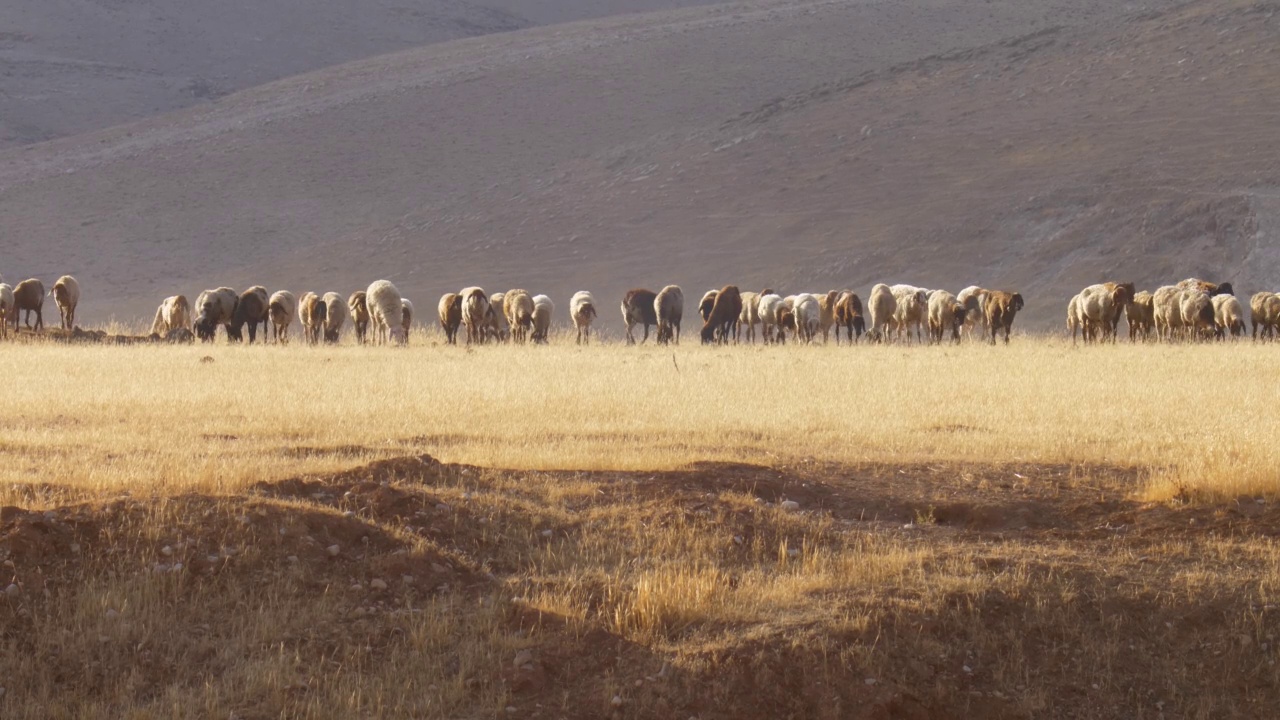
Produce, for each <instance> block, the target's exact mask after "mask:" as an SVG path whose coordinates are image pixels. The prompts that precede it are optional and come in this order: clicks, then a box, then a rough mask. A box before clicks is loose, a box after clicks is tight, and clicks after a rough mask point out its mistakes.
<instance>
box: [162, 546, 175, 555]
mask: <svg viewBox="0 0 1280 720" xmlns="http://www.w3.org/2000/svg"><path fill="white" fill-rule="evenodd" d="M160 554H161V555H165V556H169V555H172V554H173V548H171V547H169V546H168V545H165V546H164V547H162V548H160Z"/></svg>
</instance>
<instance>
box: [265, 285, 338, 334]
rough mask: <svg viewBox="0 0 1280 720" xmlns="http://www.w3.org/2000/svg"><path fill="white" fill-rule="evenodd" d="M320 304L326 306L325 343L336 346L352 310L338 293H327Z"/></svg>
mask: <svg viewBox="0 0 1280 720" xmlns="http://www.w3.org/2000/svg"><path fill="white" fill-rule="evenodd" d="M320 302H321V303H323V304H324V341H325V342H326V343H329V344H331V345H332V344H336V343H337V342H338V340H339V339H340V336H341V334H342V326H343V325H346V324H347V320H348V319H350V317H351V308H349V307H347V304H346V303H345V302H343V301H342V296H341V295H339V294H338V293H336V292H327V293H325V294H324V296H323V297H321V298H320ZM264 335H265V333H264Z"/></svg>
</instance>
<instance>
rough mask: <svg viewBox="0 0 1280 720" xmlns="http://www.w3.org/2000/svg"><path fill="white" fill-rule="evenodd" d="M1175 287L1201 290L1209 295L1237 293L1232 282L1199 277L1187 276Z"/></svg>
mask: <svg viewBox="0 0 1280 720" xmlns="http://www.w3.org/2000/svg"><path fill="white" fill-rule="evenodd" d="M1174 287H1176V288H1178V289H1179V290H1200V291H1202V292H1204V293H1205V294H1206V295H1208V296H1209V297H1214V296H1217V295H1235V293H1236V291H1235V288H1233V287H1231V283H1229V282H1224V283H1211V282H1206V281H1204V280H1201V279H1199V278H1187V279H1186V280H1183V281H1181V282H1179V283H1178V284H1177V285H1175V286H1174Z"/></svg>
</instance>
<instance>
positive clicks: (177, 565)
mask: <svg viewBox="0 0 1280 720" xmlns="http://www.w3.org/2000/svg"><path fill="white" fill-rule="evenodd" d="M183 567H185V566H184V565H183V564H182V563H180V562H176V563H174V564H173V568H172V569H173V571H174V572H178V571H180V570H182V568H183Z"/></svg>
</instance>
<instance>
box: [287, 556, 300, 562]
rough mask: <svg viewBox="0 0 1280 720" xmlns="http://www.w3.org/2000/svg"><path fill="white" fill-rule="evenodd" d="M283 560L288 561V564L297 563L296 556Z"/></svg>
mask: <svg viewBox="0 0 1280 720" xmlns="http://www.w3.org/2000/svg"><path fill="white" fill-rule="evenodd" d="M285 560H288V561H289V562H291V563H296V562H298V556H297V555H290V556H289V557H287V558H285Z"/></svg>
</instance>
